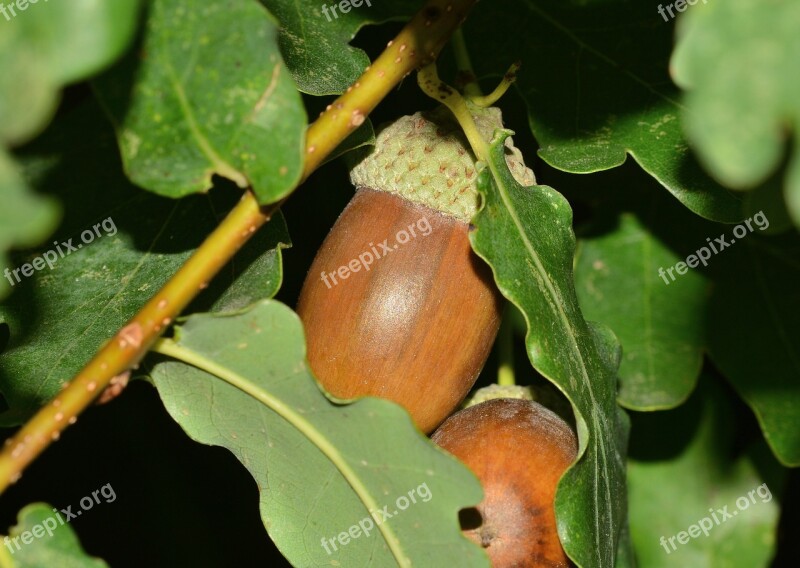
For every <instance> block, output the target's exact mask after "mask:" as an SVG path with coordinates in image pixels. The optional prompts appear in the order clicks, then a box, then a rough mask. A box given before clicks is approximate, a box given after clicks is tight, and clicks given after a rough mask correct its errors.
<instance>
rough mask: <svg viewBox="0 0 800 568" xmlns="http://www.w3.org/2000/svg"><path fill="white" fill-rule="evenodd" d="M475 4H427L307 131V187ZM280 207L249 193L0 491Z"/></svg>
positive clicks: (75, 386) (98, 362)
mask: <svg viewBox="0 0 800 568" xmlns="http://www.w3.org/2000/svg"><path fill="white" fill-rule="evenodd" d="M476 1H477V0H429V1H428V2H427V3H426V4H425V6H424V7H423V8H422V10H420V11H419V12H418V13H417V14H416V16H414V18H413V19H412V20H411V21H410V22H409V23H408V24H407V25H406V26H405V28H403V30H402V31H401V32H400V34H399V35H398V36H397V37H396V38H395V39H394V40H393V41H391V42H389V45H388V46H387V47H386V49H385V50H384V52H383V53H382V54H381V56H380V57H379V58H378V59H377V60H375V62H374V63H373V64H372V65H371V66H370V67H367V69H366V70H365V71H364V74H363V75H361V77H359V79H358V80H357V81H356V82H355V83H354V84H353V85H352V86H351V87H349V88H348V89H347V92H346V93H345V94H344V95H342V96H341V97H339V98H338V99H336V101H335V102H334V103H333V104H331V105H330V106H329V107H328V109H327V110H326V111H325V112H323V113H322V115H321V116H320V117H319V119H317V120H316V121H315V122H314V123H313V124H312V125H311V126H310V127H309V129H308V132H307V136H306V149H305V163H304V168H303V175H302V179H301V182H300V183H302V181H305V180H306V179H307V178H308V176H309V175H311V173H312V172H313V171H314V170H316V169H317V168H318V167H319V166H320V165H321V164H322V162H323V161H324V159H325V158H326V157H327V156H328V155H329V154H330V153H331V152H332V151H333V150H334V149H335V148H336V147H337V146H338V145H339V144H340V143H341V142H342V141H344V139H345V138H347V136H348V135H349V134H350V133H351V132H353V131H354V130H355V129H356V128H358V126H359V125H360V124H361V123H363V122H364V120H365V119H366V117H367V115H368V114H369V113H370V112H372V110H373V109H374V108H375V107H376V106H377V105H378V103H380V101H381V100H383V98H384V97H385V96H386V95H387V94H388V93H389V92H390V91H391V90H392V89H393V88H394V87H395V86H396V85H397V84H398V83H399V82H400V81H401V80H402V79H403V78H404V77H405V76H406V75H408V74H409V73H411V72H412V71H413V70H414V69H416V68H418V67H420V66H422V65H424V64H426V63H430V62H432V61H433V60H435V59H436V56H437V55H438V53H439V51H440V50H441V49H442V47H443V46H444V44H445V43H446V42H447V40H448V39H449V37H450V36H451V35H452V33H453V32H454V31H455V30H456V28H458V26H459V25H461V23H462V22H463V21H464V18H466V15H467V12H468V11H469V9H470V8H471V7H472V6H473V5H474V4H475V2H476ZM281 204H282V202H279V203H273V204H271V205H268V206H265V207H263V208H261V207H259V204H258V203H257V202H256V199H255V197H254V196H253V194H252V193H251V192H250V191H247V192H246V193H245V194H244V196H243V197H242V200H241V201H240V202H239V204H238V205H237V206H236V207H235V208H234V209H233V210H232V211H231V212H230V213H229V214H228V216H227V217H226V218H225V220H224V221H223V222H222V223H221V224H220V226H219V227H217V229H216V230H214V232H213V233H211V235H209V237H208V238H207V239H206V240H205V242H203V244H202V245H201V246H200V248H198V249H197V250H196V251H195V253H194V254H193V255H192V256H191V257H190V258H189V260H188V261H187V262H186V264H184V265H183V266H182V267H181V268H180V269H179V270H178V272H176V273H175V275H174V276H173V277H172V278H171V279H170V280H169V281H168V282H167V283H166V284H165V285H164V287H163V288H162V289H161V290H159V291H158V293H156V295H155V296H153V298H152V299H151V300H150V301H149V302H147V304H145V306H144V307H143V308H142V309H141V310H140V311H139V313H137V314H136V315H135V316H134V317H133V318H132V319H131V320H130V322H128V324H127V325H126V326H125V327H123V328H122V329H121V330H120V331H118V332H117V334H116V335H115V336H114V337H113V338H112V339H111V340H110V341H108V342H107V343H106V344H105V346H103V347H102V348H101V349H100V350H99V351H98V352H97V353H96V354H95V356H94V358H93V359H92V360H91V361H90V362H89V363H88V364H87V365H86V366H85V367H84V368H83V369H82V370H81V371H80V373H78V375H77V376H76V377H75V378H74V379H73V380H72V382H71V383H67V385H65V388H64V390H62V391H61V393H59V394H58V395H57V396H56V397H55V398H54V399H53V400H52V401H50V402H49V403H48V404H47V405H45V406H43V407H42V408H41V409H39V411H38V412H37V413H36V415H35V416H34V417H33V418H32V419H31V420H30V421H29V422H28V423H27V424H25V425H24V426H23V427H22V428H21V429H20V430H19V432H17V433H16V434H15V435H14V437H13V438H10V439H9V440H7V441H6V446H5V447H4V448H3V450H2V452H0V492H2V491H4V490H5V489H6V488H7V487H8V485H9V484H11V483H14V482H15V481H16V480H17V479H19V477H20V476H21V475H22V471H23V470H24V469H25V468H26V467H27V466H28V465H29V464H30V463H31V462H32V461H33V460H34V459H35V458H36V457H37V456H38V455H39V454H41V453H42V452H43V451H44V450H45V448H47V446H48V445H50V443H51V442H52V441H54V440H57V439H58V438H59V436H60V435H61V432H63V431H64V430H65V429H66V428H67V426H68V425H70V424H73V423H74V422H75V420H77V416H78V415H79V414H80V413H81V412H83V411H84V410H85V409H86V408H87V407H88V406H89V405H90V404H91V403H92V402H93V401H94V399H95V398H96V397H97V396H98V395H99V394H100V393H101V392H102V391H103V390H104V389H105V388H106V387H107V386H108V385H109V384H110V383H111V381H112V379H113V378H114V377H117V376H119V375H122V374H125V373H127V372H129V371H130V370H131V369H133V368H135V367H136V365H138V363H139V361H140V360H141V359H142V358H143V357H144V356H145V354H146V353H147V351H148V350H149V349H150V347H151V346H152V344H153V342H155V341H156V339H158V337H159V336H160V335H161V334H162V333H163V332H164V330H165V329H166V328H167V327H168V326H169V325H170V323H171V322H172V321H173V320H174V319H175V317H176V316H177V315H178V314H180V313H181V311H182V310H183V309H184V308H185V307H186V306H187V305H188V304H189V302H191V301H192V299H193V298H194V297H195V296H196V295H197V294H198V292H199V291H200V290H202V289H203V288H205V287H206V286H207V285H208V282H209V281H210V280H211V279H212V278H213V277H214V276H216V274H217V272H218V271H219V270H220V269H221V268H222V267H223V266H224V265H225V264H226V263H227V262H228V261H229V260H230V259H231V258H232V257H233V255H234V254H235V253H236V251H238V250H239V248H240V247H241V246H242V245H243V244H244V243H245V242H247V240H248V239H250V237H251V236H252V235H253V234H254V233H255V232H256V230H258V229H259V228H260V227H261V226H262V225H264V224H265V223H266V222H267V221H269V219H270V218H271V217H272V215H273V214H274V213H275V211H277V210H278V208H279V207H280V205H281Z"/></svg>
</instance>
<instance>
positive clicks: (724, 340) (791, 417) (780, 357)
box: [708, 231, 800, 466]
mask: <svg viewBox="0 0 800 568" xmlns="http://www.w3.org/2000/svg"><path fill="white" fill-rule="evenodd" d="M739 233H741V231H739ZM728 240H729V241H735V244H733V245H732V247H730V248H729V249H728V250H726V251H725V254H723V255H720V256H721V258H720V263H719V264H720V273H719V276H718V277H717V279H716V282H715V285H714V293H713V295H712V297H711V304H710V307H709V324H708V326H709V330H708V337H709V353H710V355H711V359H712V360H713V361H714V363H715V365H716V366H717V367H718V368H719V369H720V370H721V371H722V373H723V374H724V375H725V376H726V377H727V379H728V380H729V381H730V382H731V383H732V384H733V386H734V388H735V389H736V390H737V391H738V393H739V394H740V395H741V397H742V398H743V399H744V401H745V402H746V403H747V404H748V405H749V406H750V407H751V408H752V409H753V412H755V415H756V417H757V418H758V421H759V424H760V425H761V429H762V430H763V432H764V436H765V437H766V439H767V442H768V443H769V445H770V447H771V448H772V451H773V452H774V453H775V456H776V457H777V458H778V459H779V460H780V461H781V463H783V464H784V465H788V466H799V465H800V321H798V318H797V314H798V313H800V291H798V287H797V283H798V281H800V261H798V258H800V236H798V234H797V233H792V234H787V235H782V236H779V237H769V238H766V237H761V236H756V235H748V236H747V237H745V238H743V239H736V237H732V238H730V239H728Z"/></svg>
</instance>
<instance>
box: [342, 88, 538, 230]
mask: <svg viewBox="0 0 800 568" xmlns="http://www.w3.org/2000/svg"><path fill="white" fill-rule="evenodd" d="M467 104H468V105H469V108H470V112H471V113H472V116H473V118H474V120H475V124H476V126H477V127H478V131H479V132H480V134H481V136H483V138H484V139H485V140H486V141H487V142H488V141H491V140H492V138H493V137H494V132H495V130H496V129H498V128H503V119H502V115H501V112H500V109H499V108H497V107H489V108H481V107H477V106H475V105H472V104H471V103H469V102H468V103H467ZM505 145H506V148H507V150H506V163H507V164H508V167H509V169H510V170H511V173H512V175H513V176H514V179H516V180H517V182H519V183H520V184H521V185H523V186H529V185H534V184H535V183H536V179H535V178H534V175H533V172H532V171H531V170H530V168H528V167H526V166H525V161H524V160H523V158H522V154H521V153H520V151H519V150H518V149H517V148H516V147H515V146H514V143H513V141H512V139H511V137H508V138H506V141H505ZM477 179H478V175H477V170H476V159H475V155H474V154H473V153H472V149H471V147H470V145H469V142H468V141H467V138H466V136H465V135H464V132H463V131H462V130H461V127H460V126H459V124H458V122H457V121H456V119H455V118H454V117H453V115H452V113H451V112H450V111H449V110H448V109H447V107H444V106H442V107H439V108H437V109H435V110H433V111H430V112H417V113H415V114H412V115H411V116H404V117H401V118H399V119H397V120H396V121H394V122H393V123H391V124H389V125H388V126H386V127H385V128H383V130H382V131H381V132H380V133H379V134H378V137H377V141H376V143H375V149H374V150H373V151H372V152H371V153H370V154H369V155H368V156H367V157H366V158H364V159H363V160H362V161H360V162H359V163H358V164H357V165H356V166H355V167H353V169H352V170H351V171H350V181H351V182H352V183H353V185H354V186H355V187H368V188H371V189H376V190H379V191H385V192H388V193H393V194H396V195H399V196H400V197H403V198H405V199H407V200H409V201H412V202H414V203H420V204H422V205H426V206H428V207H430V208H432V209H436V210H438V211H441V212H442V213H444V214H445V215H449V216H451V217H455V218H457V219H459V220H461V221H463V222H465V223H469V222H470V220H471V219H472V217H473V216H474V215H475V213H476V212H477V210H478V205H479V203H480V202H479V195H478V189H477Z"/></svg>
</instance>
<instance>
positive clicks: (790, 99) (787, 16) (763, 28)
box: [671, 0, 800, 226]
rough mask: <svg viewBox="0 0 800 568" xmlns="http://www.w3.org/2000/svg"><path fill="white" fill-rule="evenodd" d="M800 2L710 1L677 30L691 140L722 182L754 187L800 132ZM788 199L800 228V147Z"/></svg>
mask: <svg viewBox="0 0 800 568" xmlns="http://www.w3.org/2000/svg"><path fill="white" fill-rule="evenodd" d="M798 21H800V4H798V3H797V2H796V1H794V0H775V1H773V2H770V4H769V9H768V10H765V9H764V3H763V2H759V1H758V0H740V1H738V2H710V3H708V5H703V6H697V7H696V9H691V10H689V11H688V12H687V13H686V15H685V16H684V17H682V18H681V21H680V25H679V27H678V32H679V34H678V44H677V47H676V48H675V53H674V55H673V58H672V64H671V66H672V69H673V73H674V76H675V80H676V82H677V83H678V84H680V85H681V86H682V87H683V88H684V89H686V90H687V91H688V93H687V95H686V109H685V111H684V112H683V116H684V120H685V123H686V131H687V134H688V136H689V139H690V140H691V141H692V143H693V144H695V145H696V146H697V149H698V151H699V154H700V157H701V158H702V161H703V164H704V165H705V166H706V167H707V168H708V170H709V171H710V172H711V173H712V174H713V175H714V176H715V177H717V178H718V179H719V180H721V181H722V183H724V184H726V185H728V186H730V187H733V188H738V189H747V188H751V187H752V186H754V185H756V184H758V183H761V182H763V181H765V180H766V179H767V178H768V177H769V176H770V175H771V174H772V173H773V172H775V170H777V169H778V168H779V166H781V165H782V163H783V160H784V153H785V147H786V141H787V140H786V139H787V131H792V130H793V131H794V132H795V133H796V132H797V130H798V127H800V97H798V89H800V76H799V75H798V74H797V60H798V57H800V34H798V33H797V22H798ZM785 191H786V201H787V204H788V205H789V210H790V212H791V213H792V214H793V216H794V221H795V223H796V224H797V225H798V226H800V145H798V144H797V143H795V144H794V149H793V150H792V156H791V158H790V160H789V164H788V167H787V171H786V181H785Z"/></svg>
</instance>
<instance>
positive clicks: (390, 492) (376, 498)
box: [153, 301, 488, 568]
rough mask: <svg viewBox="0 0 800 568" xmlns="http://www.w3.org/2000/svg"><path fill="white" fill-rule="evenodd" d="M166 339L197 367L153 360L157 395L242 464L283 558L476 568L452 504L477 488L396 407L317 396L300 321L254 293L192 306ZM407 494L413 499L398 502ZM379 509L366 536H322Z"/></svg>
mask: <svg viewBox="0 0 800 568" xmlns="http://www.w3.org/2000/svg"><path fill="white" fill-rule="evenodd" d="M176 337H177V338H178V342H177V345H176V348H174V349H163V348H162V349H160V351H161V352H162V353H167V354H169V355H172V356H174V357H179V358H181V359H182V360H184V361H187V362H188V363H190V364H193V365H195V367H197V368H195V367H191V366H189V365H186V364H184V363H178V362H171V361H170V362H165V363H159V364H158V365H157V366H156V367H155V369H154V372H153V380H154V384H155V385H156V387H157V388H158V391H159V393H160V395H161V397H162V399H163V401H164V405H165V406H166V408H167V410H168V412H169V413H170V415H171V416H172V417H173V418H174V419H175V420H176V421H177V422H178V423H179V424H180V425H181V427H183V429H184V430H185V431H186V432H187V433H188V434H189V436H191V437H192V438H193V439H194V440H196V441H198V442H201V443H205V444H210V445H218V446H222V447H225V448H227V449H229V450H230V451H231V452H232V453H233V454H234V455H235V456H236V457H237V459H239V461H241V462H242V464H243V465H244V466H245V467H246V468H247V469H248V471H250V473H251V474H252V475H253V477H254V478H255V480H256V483H257V484H258V487H259V490H260V492H261V513H262V518H263V521H264V525H265V526H266V527H267V530H268V531H269V534H270V536H271V537H272V539H273V540H274V541H275V543H276V544H277V545H278V548H279V549H280V550H281V552H282V553H283V554H284V555H285V556H286V557H287V559H288V560H289V561H290V562H291V563H292V564H293V565H294V566H304V567H312V566H332V565H336V566H359V567H362V566H363V567H370V566H374V567H376V568H377V567H380V568H385V567H387V566H395V565H398V566H412V565H414V566H446V565H448V564H451V563H452V562H453V559H458V566H459V567H462V566H463V567H473V566H475V567H478V566H480V567H488V559H487V558H486V556H485V554H484V553H483V551H482V550H481V549H480V548H479V547H477V546H475V545H474V544H472V543H471V542H469V541H468V540H467V539H466V538H465V537H464V536H463V535H462V534H461V531H460V528H459V523H458V515H457V512H458V510H459V509H461V508H463V507H469V506H474V505H475V504H477V503H478V502H479V501H480V500H481V498H482V492H481V489H480V485H479V483H478V481H477V479H476V478H475V477H474V476H473V475H472V474H471V473H470V472H469V470H467V469H466V467H464V466H463V465H461V464H460V463H459V462H458V461H457V460H455V459H454V458H452V457H451V456H448V455H446V454H445V453H444V452H443V451H441V450H439V449H438V448H436V447H435V446H434V445H433V444H431V443H430V442H429V441H428V440H427V439H426V438H425V437H424V436H423V435H422V434H421V433H420V432H419V431H418V430H417V429H416V428H415V426H414V425H413V423H412V421H411V419H410V417H409V416H408V414H407V413H406V412H405V411H404V410H403V409H402V408H401V407H399V406H397V405H396V404H394V403H392V402H389V401H385V400H380V399H375V398H364V399H361V400H358V401H357V402H354V403H352V404H348V405H342V404H339V403H335V402H331V401H329V400H328V399H327V398H325V396H324V395H323V393H322V391H321V390H320V389H319V387H318V386H317V383H316V381H315V379H314V377H313V376H312V374H311V372H310V371H309V369H308V366H307V363H306V361H305V345H304V340H303V330H302V326H301V324H300V321H299V319H298V317H297V316H296V314H294V313H293V312H292V311H291V310H289V309H288V308H287V307H285V306H283V305H282V304H280V303H278V302H274V301H263V302H261V303H259V304H257V305H256V306H255V307H254V308H253V309H252V310H250V311H249V312H246V313H240V314H238V315H235V316H215V315H210V314H201V315H194V316H191V317H190V318H189V319H188V321H187V322H186V324H185V325H183V326H181V327H179V328H178V330H177V334H176ZM173 345H174V344H173ZM201 368H202V369H205V370H200V369H201ZM215 377H219V378H224V379H225V382H223V381H221V380H218V379H216V378H215ZM410 491H416V492H415V493H414V497H415V499H416V503H406V501H402V500H401V498H403V496H406V497H405V498H404V499H405V500H408V497H407V496H408V494H409V492H410ZM384 507H387V509H386V511H387V512H388V513H389V514H390V515H391V518H389V520H388V521H386V522H385V523H381V524H380V525H377V523H373V524H375V525H376V526H375V527H374V530H370V531H369V533H370V534H364V532H363V531H362V532H360V533H359V532H358V531H357V530H356V529H353V533H351V534H353V535H357V536H353V537H352V540H349V538H350V537H347V538H348V540H349V542H345V543H344V544H343V543H342V541H337V540H336V539H337V538H338V536H339V535H345V536H347V535H346V534H345V533H347V532H349V531H350V528H351V527H358V525H359V522H363V523H364V525H363V526H364V527H366V528H368V523H367V521H366V519H369V518H370V512H374V511H376V510H382V509H383V508H384ZM403 509H405V510H403ZM378 518H379V519H382V517H381V516H380V515H378ZM327 539H333V543H335V545H336V548H335V549H334V545H333V544H331V543H330V542H329V541H327ZM323 542H326V543H327V545H328V551H327V552H326V549H325V547H324V546H323ZM329 552H330V554H329Z"/></svg>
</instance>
